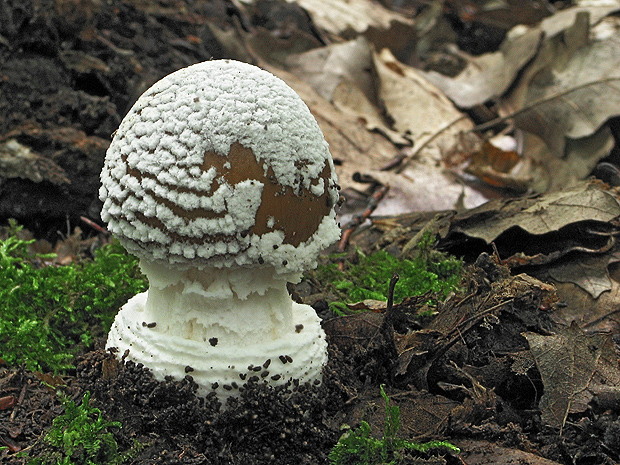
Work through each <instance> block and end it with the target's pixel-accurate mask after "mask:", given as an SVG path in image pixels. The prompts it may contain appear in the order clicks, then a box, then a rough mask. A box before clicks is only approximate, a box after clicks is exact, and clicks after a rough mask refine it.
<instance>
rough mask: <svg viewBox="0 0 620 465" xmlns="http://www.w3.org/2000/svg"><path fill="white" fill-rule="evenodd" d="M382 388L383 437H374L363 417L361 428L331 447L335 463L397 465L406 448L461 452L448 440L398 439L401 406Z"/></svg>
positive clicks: (345, 434) (346, 435) (333, 462)
mask: <svg viewBox="0 0 620 465" xmlns="http://www.w3.org/2000/svg"><path fill="white" fill-rule="evenodd" d="M380 388H381V397H383V401H384V402H385V424H384V427H383V437H382V438H381V439H377V438H373V437H372V436H371V434H370V425H369V424H368V423H367V422H366V421H363V420H362V422H361V423H360V426H359V427H358V428H357V429H355V430H352V431H347V432H345V433H344V434H343V435H342V436H341V437H340V439H339V440H338V443H337V444H336V445H335V446H334V448H333V449H332V450H331V452H330V454H329V460H330V464H331V465H379V464H382V465H395V464H397V463H398V462H399V460H400V458H401V455H402V452H403V451H406V450H415V451H418V452H428V451H429V450H432V449H447V450H449V451H451V452H454V453H457V454H458V453H459V452H460V449H459V448H458V447H456V446H454V445H452V444H450V443H449V442H446V441H429V442H425V443H417V442H413V441H409V440H407V439H399V438H397V437H396V434H397V433H398V431H399V430H400V408H399V407H398V406H397V405H391V404H390V399H389V397H388V395H387V394H386V393H385V390H384V388H383V385H382V386H381V387H380Z"/></svg>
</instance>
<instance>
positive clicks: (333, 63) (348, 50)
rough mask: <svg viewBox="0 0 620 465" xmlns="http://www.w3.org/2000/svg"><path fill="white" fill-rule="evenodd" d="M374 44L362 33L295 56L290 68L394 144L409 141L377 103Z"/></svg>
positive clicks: (326, 97)
mask: <svg viewBox="0 0 620 465" xmlns="http://www.w3.org/2000/svg"><path fill="white" fill-rule="evenodd" d="M372 54H373V52H372V47H371V46H370V44H369V43H368V41H367V40H366V39H365V38H364V37H363V36H360V37H358V38H357V39H355V40H352V41H349V42H344V43H338V44H332V45H328V46H326V47H321V48H315V49H313V50H310V51H307V52H305V53H301V54H296V55H291V56H289V58H288V59H287V61H286V63H287V66H288V70H289V71H290V72H292V73H293V74H295V75H296V76H297V77H298V78H299V79H301V80H303V81H305V82H307V83H308V84H310V85H311V86H312V88H313V89H314V90H315V91H316V92H317V93H318V94H319V95H320V96H321V97H323V98H324V99H326V100H328V101H330V102H332V103H333V104H334V105H335V106H336V108H338V109H339V110H341V111H343V112H345V113H348V114H350V115H351V116H353V117H355V118H358V119H359V120H360V121H363V122H364V123H365V125H366V128H367V129H368V130H370V131H372V130H377V131H379V132H380V133H382V134H384V135H385V136H386V137H388V138H389V139H390V140H391V141H392V142H393V143H395V144H399V145H406V144H408V143H409V142H408V141H407V139H405V138H404V137H403V136H402V135H400V134H399V133H398V132H396V131H394V130H392V129H391V128H390V127H389V126H388V124H387V123H386V122H385V121H384V118H383V116H382V115H381V111H380V109H379V107H378V105H377V95H376V90H375V87H376V84H375V80H374V76H373V58H372Z"/></svg>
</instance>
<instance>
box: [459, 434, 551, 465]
mask: <svg viewBox="0 0 620 465" xmlns="http://www.w3.org/2000/svg"><path fill="white" fill-rule="evenodd" d="M451 442H452V444H454V445H455V446H457V447H459V448H460V449H461V454H459V456H460V457H461V458H462V460H463V461H464V463H471V464H474V463H475V464H478V465H496V464H498V463H504V464H511V463H514V464H519V465H559V463H558V462H554V461H553V460H549V459H545V458H543V457H541V456H540V455H536V454H533V453H531V452H526V451H523V450H519V449H509V448H507V447H502V446H500V445H498V444H497V442H490V441H479V440H473V439H457V440H455V441H451Z"/></svg>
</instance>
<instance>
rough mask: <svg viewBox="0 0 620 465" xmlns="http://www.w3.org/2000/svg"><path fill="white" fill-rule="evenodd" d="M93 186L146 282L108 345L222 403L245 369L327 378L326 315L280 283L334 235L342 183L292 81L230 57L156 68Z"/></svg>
mask: <svg viewBox="0 0 620 465" xmlns="http://www.w3.org/2000/svg"><path fill="white" fill-rule="evenodd" d="M101 182H102V186H101V188H100V192H99V196H100V199H101V200H102V202H103V209H102V213H101V217H102V219H103V220H104V221H105V222H106V223H107V224H108V229H109V230H110V231H111V232H112V234H113V235H114V236H115V237H116V238H117V239H118V240H119V241H120V242H121V244H123V246H124V247H125V248H126V249H127V251H128V252H130V253H132V254H134V255H136V256H137V257H138V258H139V261H140V267H141V269H142V271H143V272H144V273H145V274H146V276H147V278H148V281H149V289H148V290H147V291H146V292H144V293H141V294H138V295H136V296H134V297H132V298H131V299H130V300H129V301H128V302H127V303H126V304H125V305H124V306H123V307H122V308H121V310H120V312H119V313H118V315H117V316H116V318H115V321H114V324H113V325H112V328H111V330H110V333H109V335H108V341H107V346H106V347H107V348H117V349H118V351H117V354H118V355H119V356H120V355H121V354H127V355H126V356H127V357H128V358H129V359H131V360H133V361H134V362H136V363H142V364H143V365H144V366H146V367H148V368H150V369H151V371H152V372H153V375H154V376H155V378H157V379H164V378H165V377H167V376H172V377H173V378H176V379H181V378H183V377H184V376H186V375H187V374H188V373H191V376H192V377H193V379H194V380H195V381H196V382H197V384H198V385H199V391H198V392H199V394H201V395H206V394H208V393H209V392H213V391H215V392H216V395H217V396H218V397H219V398H220V400H222V401H225V400H226V399H227V398H228V397H229V396H231V395H234V394H235V393H237V392H238V388H239V386H242V385H243V383H244V382H247V380H250V379H252V380H259V381H261V382H268V383H271V384H273V385H275V384H283V383H286V382H287V381H289V380H299V382H301V383H305V382H313V383H315V384H318V383H319V382H320V381H321V379H322V378H321V376H322V368H323V366H324V365H325V363H326V361H327V342H326V340H325V334H324V332H323V330H322V329H321V325H320V320H319V318H318V316H317V315H316V313H315V312H314V310H313V309H312V307H310V306H308V305H302V304H299V303H296V302H294V301H293V300H292V299H291V297H290V296H289V294H288V292H287V287H286V286H287V283H288V282H299V280H300V279H301V274H302V272H303V271H305V270H307V269H310V268H314V267H316V264H317V258H318V255H319V253H320V251H321V250H323V249H324V248H326V247H327V246H329V245H330V244H332V243H333V242H335V241H336V240H337V239H338V237H339V236H340V229H339V227H338V224H337V222H336V214H335V211H334V205H335V204H336V202H337V200H338V197H339V195H338V185H337V179H336V174H335V170H334V164H333V160H332V158H331V155H330V153H329V149H328V145H327V142H326V141H325V139H324V137H323V134H322V132H321V130H320V128H319V126H318V124H317V122H316V120H315V119H314V117H313V116H312V114H311V113H310V111H309V109H308V107H307V106H306V105H305V104H304V103H303V101H302V100H301V99H300V98H299V96H298V95H297V94H296V93H295V92H294V91H293V90H292V89H291V88H290V87H288V86H287V85H286V84H285V83H284V82H283V81H282V80H280V79H279V78H277V77H275V76H274V75H272V74H270V73H268V72H267V71H264V70H262V69H260V68H258V67H255V66H252V65H249V64H245V63H240V62H236V61H232V60H214V61H207V62H203V63H198V64H195V65H192V66H189V67H187V68H184V69H181V70H179V71H176V72H174V73H172V74H170V75H168V76H166V77H164V78H163V79H162V80H160V81H159V82H157V83H155V84H154V85H153V86H152V87H151V88H150V89H148V90H147V91H146V92H145V93H144V94H143V95H142V96H141V97H140V98H139V99H138V100H137V102H136V103H135V104H134V105H133V107H132V108H131V110H130V111H129V113H128V114H127V116H125V118H124V119H123V121H122V122H121V124H120V126H119V128H118V131H117V132H116V134H115V136H114V138H113V140H112V143H111V145H110V147H109V149H108V151H107V154H106V157H105V163H104V167H103V170H102V173H101ZM127 351H128V352H127ZM295 384H296V383H295Z"/></svg>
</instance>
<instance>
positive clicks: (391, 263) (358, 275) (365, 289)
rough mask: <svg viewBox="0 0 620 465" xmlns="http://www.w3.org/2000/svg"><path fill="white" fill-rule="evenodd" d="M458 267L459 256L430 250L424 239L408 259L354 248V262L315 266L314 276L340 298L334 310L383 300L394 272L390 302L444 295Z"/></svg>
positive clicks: (451, 288)
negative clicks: (366, 252)
mask: <svg viewBox="0 0 620 465" xmlns="http://www.w3.org/2000/svg"><path fill="white" fill-rule="evenodd" d="M462 268H463V263H462V261H461V260H458V259H456V258H454V257H450V256H447V255H445V254H443V253H440V252H437V251H434V250H432V249H431V243H430V241H429V240H426V239H425V240H423V241H422V242H421V243H420V246H419V250H418V254H417V255H416V257H415V258H413V259H411V260H409V259H405V260H401V259H399V258H396V257H394V256H392V255H390V254H389V253H387V252H385V251H379V252H376V253H374V254H372V255H364V254H363V253H362V252H359V251H358V262H357V263H355V264H352V263H348V264H346V266H345V270H344V271H340V270H339V269H338V264H337V263H333V264H329V265H322V266H321V267H319V269H318V271H317V275H316V276H317V279H318V280H319V281H320V282H321V283H322V284H323V285H325V286H326V288H327V290H330V291H332V292H334V293H335V294H336V295H337V296H338V297H339V298H340V299H341V300H340V301H337V302H333V303H332V304H331V307H332V309H333V310H335V311H336V313H342V312H343V311H344V310H345V309H346V303H350V302H359V301H362V300H365V299H374V300H387V298H388V295H387V294H388V284H389V282H390V279H391V277H392V276H393V275H394V273H398V275H399V277H400V278H399V280H398V282H397V283H396V287H395V288H394V303H400V302H401V301H402V300H403V299H405V298H406V297H410V296H416V295H422V294H425V293H427V292H432V293H434V294H435V295H436V296H437V297H438V298H443V297H446V296H447V295H448V294H449V293H450V292H452V291H454V290H455V289H457V288H458V285H459V282H460V279H461V271H462Z"/></svg>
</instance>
